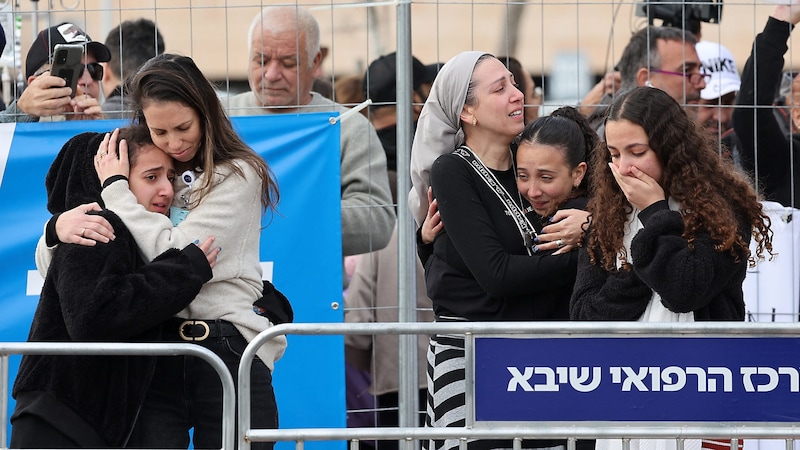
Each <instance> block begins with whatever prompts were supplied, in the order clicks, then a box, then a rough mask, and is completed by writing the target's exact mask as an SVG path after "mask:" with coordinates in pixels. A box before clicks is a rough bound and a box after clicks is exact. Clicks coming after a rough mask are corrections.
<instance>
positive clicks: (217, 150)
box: [129, 53, 280, 210]
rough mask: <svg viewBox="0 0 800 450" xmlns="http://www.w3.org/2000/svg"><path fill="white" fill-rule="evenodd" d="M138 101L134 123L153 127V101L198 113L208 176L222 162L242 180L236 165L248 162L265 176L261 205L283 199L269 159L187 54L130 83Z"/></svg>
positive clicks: (198, 161)
mask: <svg viewBox="0 0 800 450" xmlns="http://www.w3.org/2000/svg"><path fill="white" fill-rule="evenodd" d="M129 92H131V100H132V101H133V103H134V107H135V112H134V119H133V120H134V123H135V124H138V125H140V126H144V127H147V119H146V118H145V116H144V112H143V108H144V107H145V106H147V105H148V104H149V103H151V102H178V103H180V104H182V105H185V106H187V107H189V108H192V109H194V111H195V112H196V113H197V116H198V117H199V119H200V121H201V125H202V132H203V141H202V142H201V144H200V148H199V149H198V151H197V155H196V156H195V157H194V160H193V161H192V164H194V166H195V167H198V168H200V170H202V171H203V172H204V173H207V174H213V173H214V167H215V166H216V165H217V164H222V165H227V166H229V167H230V168H231V170H232V171H234V172H235V173H236V174H238V175H239V176H242V177H244V173H243V172H242V170H241V169H240V168H239V167H238V166H237V165H236V164H234V161H235V160H242V161H245V162H246V163H248V164H249V165H250V166H252V167H253V169H255V171H256V172H257V173H258V174H259V176H260V177H261V184H262V195H261V205H262V207H263V208H264V210H268V209H271V208H272V209H274V208H275V206H276V205H277V204H278V201H279V199H280V194H279V192H278V185H277V182H276V181H275V178H274V175H273V174H272V171H271V170H270V168H269V166H268V165H267V163H266V161H264V158H262V157H261V156H259V155H258V154H257V153H256V152H254V151H253V149H251V148H250V147H248V146H247V144H245V143H244V141H242V139H241V138H240V137H239V135H238V134H237V133H236V131H235V130H234V129H233V125H232V124H231V121H230V119H229V118H228V116H227V114H225V111H224V110H223V108H222V103H221V102H220V101H219V98H218V97H217V93H216V91H215V90H214V86H213V85H212V84H211V82H210V81H208V79H207V78H206V77H205V76H204V75H203V73H202V72H201V71H200V69H199V68H198V67H197V65H196V64H195V63H194V61H193V60H192V59H191V58H189V57H187V56H180V55H174V54H169V53H165V54H163V55H160V56H156V57H155V58H153V59H151V60H150V61H148V62H147V63H146V64H145V65H144V66H142V68H141V69H140V70H139V72H137V73H136V76H135V77H133V79H132V80H131V83H130V91H129ZM213 180H214V177H213V176H206V177H205V178H204V181H203V185H202V186H200V187H199V189H198V192H199V195H198V203H199V202H201V201H202V199H203V197H204V196H205V195H206V194H208V191H209V190H210V189H211V185H212V182H213Z"/></svg>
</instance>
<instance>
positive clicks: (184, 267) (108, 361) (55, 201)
mask: <svg viewBox="0 0 800 450" xmlns="http://www.w3.org/2000/svg"><path fill="white" fill-rule="evenodd" d="M101 139H102V135H101V134H99V133H85V134H82V135H78V136H76V137H74V138H72V139H71V140H70V141H69V142H67V144H65V145H64V148H62V150H61V152H60V153H59V154H58V156H57V157H56V159H55V161H54V162H53V165H52V166H51V168H50V171H49V172H48V175H47V179H46V182H45V185H46V187H47V193H48V209H49V210H50V212H52V213H60V212H63V211H66V210H68V209H71V208H73V207H75V206H78V205H80V204H82V203H86V202H88V201H98V202H100V204H102V199H101V198H100V182H99V181H98V179H97V175H96V174H95V172H94V165H93V156H94V152H95V151H96V149H97V145H98V144H99V141H100V140H101ZM92 214H95V212H92ZM96 214H99V215H102V216H103V217H105V218H106V219H107V220H108V221H109V222H110V224H111V226H112V227H113V228H114V234H115V236H116V238H115V239H114V240H113V241H110V242H109V243H107V244H103V243H97V245H95V246H93V247H87V246H81V245H76V244H60V245H59V246H58V247H57V248H56V249H55V252H54V254H53V259H52V261H51V263H50V267H49V269H48V272H47V276H46V277H45V280H44V286H43V287H42V292H41V295H40V297H39V304H38V306H37V308H36V312H35V313H34V316H33V323H32V325H31V330H30V333H29V335H28V340H29V341H31V342H36V341H39V342H157V341H160V340H161V334H162V329H161V324H162V323H163V322H164V321H165V320H167V319H169V318H170V317H172V316H173V315H174V314H176V313H177V312H179V311H180V310H182V309H183V308H184V307H186V306H187V305H188V304H189V303H190V302H191V301H192V300H193V299H194V297H195V296H196V295H197V293H198V292H199V291H200V288H201V287H202V285H203V283H205V282H206V281H208V280H210V279H211V276H212V273H211V268H210V267H209V264H208V261H207V259H206V257H205V255H204V254H203V251H202V250H200V248H199V247H197V246H196V245H193V244H192V245H189V246H187V247H186V248H184V249H183V250H180V251H179V250H176V249H171V250H168V251H166V252H164V253H163V254H161V255H159V256H158V257H157V258H156V259H155V260H153V261H152V262H150V263H146V262H145V261H144V260H143V259H142V256H141V255H140V252H139V248H138V247H137V245H136V242H135V241H134V239H133V236H132V235H131V233H130V232H129V231H128V229H127V228H126V227H125V225H124V224H123V223H122V220H121V219H120V218H119V217H118V216H117V215H115V214H114V213H113V212H111V211H108V210H103V211H100V212H99V213H96ZM155 362H156V357H155V356H76V355H60V356H56V355H41V356H37V355H25V356H23V358H22V362H21V364H20V367H19V372H18V374H17V378H16V380H15V382H14V388H13V391H12V394H13V396H14V398H15V399H17V404H16V408H15V411H14V414H13V415H12V418H11V420H12V424H13V422H14V419H15V418H16V417H18V416H19V415H21V414H33V415H35V416H38V417H39V418H41V419H43V420H44V421H46V422H47V423H49V424H50V425H52V426H53V427H54V428H57V429H59V430H60V431H61V432H62V433H64V434H66V435H68V436H70V437H72V438H73V439H77V442H78V443H79V444H80V445H81V446H85V447H86V446H92V447H97V446H98V445H97V444H98V443H97V441H98V436H99V439H101V440H102V441H104V444H105V446H107V447H122V446H124V444H125V442H126V440H127V438H128V436H129V434H130V431H131V430H132V428H133V425H134V422H135V420H136V417H137V414H138V412H139V408H140V406H141V404H142V403H143V401H144V397H145V393H146V392H147V389H148V387H149V384H150V379H151V376H152V374H153V370H154V368H155Z"/></svg>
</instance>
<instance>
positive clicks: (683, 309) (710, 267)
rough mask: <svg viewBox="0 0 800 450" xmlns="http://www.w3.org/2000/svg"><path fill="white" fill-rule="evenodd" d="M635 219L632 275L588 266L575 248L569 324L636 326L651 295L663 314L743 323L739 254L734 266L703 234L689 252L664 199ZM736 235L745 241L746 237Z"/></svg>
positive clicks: (680, 220)
mask: <svg viewBox="0 0 800 450" xmlns="http://www.w3.org/2000/svg"><path fill="white" fill-rule="evenodd" d="M639 220H640V221H641V222H642V225H643V226H644V228H642V229H641V230H639V232H638V233H637V234H636V236H634V238H633V240H632V242H631V249H630V257H631V260H632V266H633V270H631V271H624V270H617V271H614V272H608V271H606V270H605V269H604V268H602V267H600V266H598V265H593V264H591V262H590V261H589V255H588V253H587V251H586V248H585V247H584V248H581V249H580V251H579V253H580V255H579V258H578V276H577V279H576V281H575V289H574V291H573V294H572V299H571V300H570V316H571V318H572V319H573V320H607V321H635V320H637V319H639V317H640V316H641V315H642V313H643V312H644V311H645V309H646V308H647V304H648V303H649V301H650V298H651V296H652V293H653V291H655V292H657V293H658V294H659V295H660V296H661V302H662V303H663V305H664V306H665V307H666V308H667V309H669V310H670V311H672V312H676V313H688V312H694V320H695V321H698V322H702V321H742V320H744V317H745V309H744V294H743V293H742V283H743V282H744V277H745V274H746V272H747V259H746V258H745V256H744V254H741V255H739V258H738V261H737V260H736V259H735V258H734V257H733V256H732V255H731V254H730V253H729V252H727V251H725V252H718V251H716V250H715V249H714V245H715V243H714V241H713V240H712V239H711V235H710V234H708V233H707V232H704V231H702V230H701V231H699V232H698V233H697V234H696V236H695V240H694V242H693V246H694V249H690V248H689V244H688V242H687V241H686V239H684V238H683V236H682V233H683V230H684V224H683V218H682V217H681V215H680V213H679V212H677V211H671V210H670V209H669V205H668V203H667V201H666V200H663V201H660V202H657V203H654V204H653V205H650V206H649V207H647V208H646V209H645V210H644V211H642V212H640V213H639ZM740 228H742V229H744V227H740ZM590 232H591V231H590ZM741 234H742V237H743V238H745V242H750V233H749V232H747V231H744V230H743V231H741Z"/></svg>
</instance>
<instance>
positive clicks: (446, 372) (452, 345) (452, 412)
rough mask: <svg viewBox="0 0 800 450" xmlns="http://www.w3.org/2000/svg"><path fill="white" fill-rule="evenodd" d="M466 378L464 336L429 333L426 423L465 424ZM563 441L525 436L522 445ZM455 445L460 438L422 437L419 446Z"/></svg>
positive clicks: (499, 445) (484, 446)
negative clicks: (527, 438)
mask: <svg viewBox="0 0 800 450" xmlns="http://www.w3.org/2000/svg"><path fill="white" fill-rule="evenodd" d="M465 378H466V359H465V356H464V337H463V336H457V335H434V336H431V338H430V345H429V346H428V405H427V418H426V420H425V426H427V427H464V426H466V420H467V410H466V395H467V393H466V380H465ZM579 442H580V441H579ZM565 443H566V442H565V441H564V440H524V441H523V442H522V447H523V448H538V449H543V448H562V449H563V448H564V444H565ZM592 444H593V442H592ZM458 445H459V439H445V440H434V439H431V440H423V441H422V447H423V448H424V449H426V450H453V449H457V448H458ZM467 447H468V448H469V450H490V449H510V448H512V441H511V440H475V439H468V440H467ZM592 447H593V445H592Z"/></svg>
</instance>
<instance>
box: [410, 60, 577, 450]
mask: <svg viewBox="0 0 800 450" xmlns="http://www.w3.org/2000/svg"><path fill="white" fill-rule="evenodd" d="M523 128H524V123H523V95H522V93H521V92H520V91H519V90H518V89H517V88H516V86H515V83H514V78H513V76H512V75H511V73H510V72H509V71H508V69H507V68H506V67H505V66H504V65H503V64H502V63H501V62H500V61H499V60H497V59H496V58H495V57H493V56H492V55H489V54H486V53H482V52H474V51H471V52H464V53H461V54H459V55H457V56H456V57H455V58H453V59H452V60H450V61H448V62H447V63H446V64H445V65H444V68H443V69H442V71H441V72H439V75H438V76H437V78H436V81H435V82H434V84H433V88H432V89H431V95H430V97H429V98H428V101H427V102H426V103H425V106H424V107H423V109H422V114H421V115H420V119H419V123H418V125H417V132H416V135H415V138H414V145H413V148H412V155H411V159H412V161H411V164H412V182H413V183H414V191H413V192H412V195H411V196H412V199H411V200H410V206H411V207H412V211H413V212H414V214H415V217H416V219H417V221H418V223H422V221H423V220H424V219H425V215H426V212H427V211H428V208H427V203H428V202H427V189H428V183H427V180H428V174H429V176H430V185H431V187H432V192H433V197H434V198H435V199H436V202H437V203H438V208H439V213H440V214H441V218H442V221H443V222H444V223H445V228H444V231H442V232H441V233H440V234H439V235H438V236H437V237H436V239H435V241H434V243H433V250H432V254H430V255H429V256H428V258H427V260H426V261H425V263H426V264H425V279H426V284H427V289H428V296H429V297H430V298H431V300H432V301H433V308H434V313H435V315H436V320H437V321H520V320H524V321H534V320H567V319H568V318H569V314H568V304H569V296H570V294H571V292H572V280H574V277H575V267H576V265H577V252H565V251H564V250H565V249H563V248H560V247H559V248H558V249H555V246H553V248H554V249H555V250H557V251H556V252H555V253H557V254H554V252H553V250H541V251H538V252H536V251H534V250H533V247H534V243H535V241H534V238H535V237H536V233H537V232H538V231H540V230H537V229H535V228H534V227H533V225H532V224H531V222H530V221H529V220H528V218H527V216H526V213H527V212H528V211H530V209H531V208H530V204H529V203H528V202H527V201H526V200H524V199H523V198H522V197H521V196H520V194H519V193H518V191H517V188H516V170H515V167H514V159H513V154H512V149H511V143H512V142H513V141H514V140H515V138H516V137H517V135H518V134H520V133H521V132H522V130H523ZM428 365H429V367H428V374H429V380H428V389H429V395H428V409H427V411H428V418H427V424H428V425H429V426H437V427H438V426H457V427H458V426H464V425H465V419H466V416H465V408H464V402H465V400H464V398H465V381H464V370H465V369H464V368H465V362H464V339H463V336H461V335H435V336H432V337H431V339H430V347H429V350H428ZM426 444H429V448H431V449H436V450H449V449H453V448H456V447H458V440H457V439H451V440H439V441H430V442H427V443H426ZM560 444H563V441H526V442H525V443H524V447H526V448H533V447H552V446H556V445H560ZM511 446H512V443H511V442H510V441H508V442H506V441H497V440H495V441H486V440H480V441H471V442H469V448H470V449H491V448H510V447H511Z"/></svg>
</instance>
